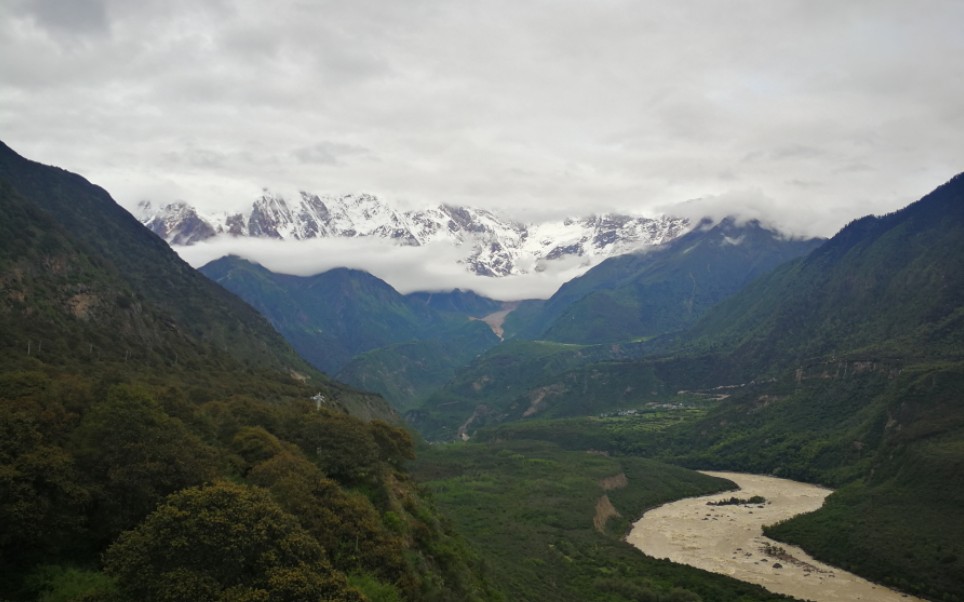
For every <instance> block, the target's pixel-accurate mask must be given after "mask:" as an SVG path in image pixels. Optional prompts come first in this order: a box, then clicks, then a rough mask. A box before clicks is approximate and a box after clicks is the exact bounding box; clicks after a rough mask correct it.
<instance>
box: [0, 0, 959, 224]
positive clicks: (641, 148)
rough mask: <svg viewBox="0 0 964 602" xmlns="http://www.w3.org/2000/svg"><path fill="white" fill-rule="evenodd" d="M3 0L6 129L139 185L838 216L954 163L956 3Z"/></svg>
mask: <svg viewBox="0 0 964 602" xmlns="http://www.w3.org/2000/svg"><path fill="white" fill-rule="evenodd" d="M0 11H2V13H0V139H3V140H4V141H5V142H6V143H7V144H9V145H10V146H12V147H13V148H14V149H15V150H17V151H18V152H20V153H21V154H23V155H25V156H27V157H29V158H32V159H34V160H38V161H41V162H44V163H49V164H55V165H59V166H61V167H64V168H67V169H70V170H71V171H76V172H79V173H81V174H82V175H84V176H85V177H87V178H88V179H90V180H92V181H93V182H95V183H97V184H100V185H102V186H104V187H105V188H107V189H108V190H109V191H110V192H111V193H112V194H113V195H114V197H115V198H116V199H117V200H118V201H119V202H121V204H123V205H125V206H128V207H133V206H134V205H135V204H136V203H137V202H138V201H140V200H143V199H149V200H152V201H154V202H155V203H157V202H167V201H171V200H176V199H182V200H186V201H188V202H191V203H194V204H196V205H198V206H200V207H202V208H206V209H218V208H228V207H232V208H240V207H243V206H245V205H249V204H250V203H251V201H253V200H254V199H255V198H256V197H257V196H258V194H259V193H260V191H261V189H262V188H264V187H267V188H270V189H273V190H281V191H286V190H298V189H305V190H308V191H311V192H315V193H334V194H339V193H348V192H370V193H374V194H378V195H381V196H384V197H387V198H389V199H392V200H395V201H400V202H402V203H405V204H406V205H407V206H427V205H433V204H438V203H442V202H448V203H455V204H465V205H471V206H478V207H489V208H496V209H502V210H508V211H510V212H511V213H513V214H514V215H515V216H516V217H519V218H521V219H536V218H540V217H545V216H558V215H560V214H588V213H592V212H603V211H611V210H619V211H624V212H630V213H635V214H652V213H655V212H661V211H662V212H671V213H672V212H674V211H676V212H680V211H685V212H690V213H700V212H702V211H710V210H711V211H714V212H722V211H726V210H728V209H729V208H742V209H743V210H749V211H754V212H757V213H761V214H764V215H767V216H770V217H771V218H772V219H773V220H775V221H777V222H781V223H782V225H783V226H784V227H785V228H787V229H789V230H791V231H794V232H797V233H808V234H822V235H831V234H833V233H834V232H835V231H836V230H837V229H839V228H840V227H841V226H842V225H843V224H844V223H845V222H847V221H849V220H850V219H852V218H854V217H858V216H861V215H864V214H867V213H881V212H887V211H890V210H893V209H896V208H899V207H901V206H903V205H906V204H907V203H909V202H911V201H913V200H915V199H917V198H919V197H920V196H921V195H923V194H924V193H926V192H928V191H930V190H931V189H932V188H934V187H935V186H937V185H939V184H941V183H943V182H944V181H946V180H947V179H949V178H950V177H951V176H952V175H954V174H955V173H958V172H959V171H962V170H964V136H962V132H964V60H962V57H964V2H961V1H960V0H918V1H915V2H909V1H907V0H894V1H891V0H799V1H790V0H787V1H784V0H754V1H752V2H751V1H741V0H730V1H717V0H701V1H696V0H674V1H672V2H668V1H666V0H659V1H643V0H638V1H630V0H625V1H622V0H580V1H575V0H542V1H539V0H533V1H526V0H472V1H462V0H404V1H400V0H350V1H347V0H346V1H308V0H302V1H294V0H274V1H271V2H267V1H261V0H209V1H206V0H138V1H136V2H132V1H130V0H0ZM693 199H701V200H699V201H693ZM686 201H690V202H689V203H687V204H686V205H685V208H683V209H680V208H679V207H677V205H678V204H679V203H683V202H686Z"/></svg>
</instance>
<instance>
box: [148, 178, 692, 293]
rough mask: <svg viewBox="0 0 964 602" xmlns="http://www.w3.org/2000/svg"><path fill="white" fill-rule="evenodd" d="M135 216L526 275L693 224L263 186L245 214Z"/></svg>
mask: <svg viewBox="0 0 964 602" xmlns="http://www.w3.org/2000/svg"><path fill="white" fill-rule="evenodd" d="M138 218H139V219H140V220H141V222H142V223H143V224H144V225H145V226H147V227H148V228H150V229H151V230H152V231H153V232H154V233H156V234H157V235H158V236H160V237H161V238H163V239H164V240H166V241H167V242H168V243H169V244H171V245H172V246H187V245H192V244H194V243H197V242H200V241H203V240H208V239H211V238H214V237H218V236H234V237H250V238H273V239H281V240H306V239H312V238H358V237H373V238H379V239H385V240H388V241H391V242H393V243H395V244H398V245H405V246H421V245H425V244H430V243H440V242H442V243H449V244H451V245H453V246H455V247H459V248H465V249H466V250H467V258H466V259H465V260H464V263H465V265H466V268H467V269H468V270H469V271H471V272H473V273H475V274H478V275H482V276H495V277H498V276H508V275H516V274H527V273H531V272H533V271H541V270H542V269H545V267H546V265H547V263H546V262H552V261H561V260H576V261H580V260H582V261H585V262H587V263H598V261H600V260H602V259H605V258H606V257H611V256H614V255H621V254H625V253H629V252H632V251H636V250H639V249H642V248H646V247H650V246H653V245H658V244H661V243H663V242H666V241H668V240H671V239H673V238H676V237H677V236H679V235H680V234H683V233H684V232H686V231H687V230H688V229H689V223H688V221H687V220H686V219H684V218H677V217H663V216H661V217H656V218H649V217H638V216H629V215H619V214H603V215H590V216H588V217H582V218H570V219H565V220H558V221H549V222H541V223H535V224H523V223H520V222H518V221H515V220H511V219H507V218H504V217H502V216H499V215H496V214H495V213H493V212H491V211H488V210H485V209H475V208H467V207H455V206H451V205H439V206H437V207H431V208H428V209H418V210H407V211H401V210H399V209H397V208H394V207H392V206H391V205H389V204H388V203H386V202H384V201H382V200H381V199H379V198H377V197H375V196H373V195H368V194H357V195H356V194H349V195H343V196H324V197H322V196H319V195H314V194H310V193H307V192H301V193H300V197H299V198H297V199H295V200H293V201H289V200H287V199H285V198H284V197H283V196H281V195H278V194H273V193H270V192H268V191H265V192H264V194H262V196H261V197H260V198H258V199H257V200H256V201H254V203H252V205H251V207H250V208H249V209H247V210H246V211H238V212H231V213H228V212H224V213H216V214H204V213H201V212H199V211H198V210H197V209H196V208H194V207H192V206H191V205H188V204H187V203H184V202H176V203H171V204H167V205H163V206H161V207H154V206H153V205H152V204H151V203H150V202H147V201H144V202H141V203H140V204H139V205H138Z"/></svg>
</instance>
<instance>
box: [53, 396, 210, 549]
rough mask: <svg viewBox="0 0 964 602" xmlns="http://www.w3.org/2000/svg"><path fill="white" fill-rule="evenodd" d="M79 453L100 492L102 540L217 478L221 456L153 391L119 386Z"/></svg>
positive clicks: (79, 434) (83, 434)
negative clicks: (159, 401)
mask: <svg viewBox="0 0 964 602" xmlns="http://www.w3.org/2000/svg"><path fill="white" fill-rule="evenodd" d="M72 441H73V446H74V454H75V457H76V458H77V463H78V465H79V466H80V468H81V469H82V470H83V471H84V472H85V473H86V475H87V477H88V478H89V479H90V480H91V486H92V488H93V489H95V491H96V492H97V495H96V506H95V508H94V509H93V515H92V517H91V518H92V520H93V522H94V523H95V524H96V525H98V534H99V537H100V538H101V539H102V540H108V539H112V538H113V537H114V536H116V534H117V533H118V532H120V531H122V530H124V529H128V528H130V527H133V526H134V525H135V524H137V523H138V522H139V521H140V520H142V519H143V518H144V517H145V516H147V514H148V513H149V512H150V511H151V510H153V509H154V507H155V506H157V504H158V503H159V502H160V501H161V500H162V499H163V498H164V497H165V496H166V495H168V494H170V493H173V492H175V491H177V490H179V489H183V488H185V487H190V486H192V485H199V484H201V483H205V482H208V481H210V480H212V479H213V478H214V477H215V475H217V473H218V461H217V454H216V453H215V451H214V450H213V449H211V448H210V447H209V446H207V445H206V444H205V443H204V442H202V441H201V440H200V439H199V438H198V437H197V436H196V435H194V434H193V433H191V432H190V430H188V428H187V427H186V426H185V425H184V424H183V423H182V422H181V421H180V420H177V419H176V418H171V417H170V416H168V415H167V414H165V413H164V412H163V410H161V408H160V406H159V405H158V404H157V403H156V402H155V401H154V400H153V398H152V397H151V396H150V394H148V393H147V392H145V391H143V390H141V389H138V388H136V387H131V386H126V385H124V386H115V387H113V388H111V390H110V391H109V392H108V394H107V398H106V399H105V400H104V401H101V402H98V403H95V404H94V405H93V407H91V409H90V411H89V412H87V414H86V415H85V416H84V417H83V419H82V420H81V423H80V425H79V426H78V428H77V429H76V431H74V433H73V438H72Z"/></svg>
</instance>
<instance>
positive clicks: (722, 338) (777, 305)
mask: <svg viewBox="0 0 964 602" xmlns="http://www.w3.org/2000/svg"><path fill="white" fill-rule="evenodd" d="M962 248H964V177H962V176H957V177H956V178H954V179H953V180H951V181H950V182H948V183H947V184H945V185H943V186H941V187H940V188H938V189H936V190H935V191H934V192H932V193H931V194H929V195H927V196H926V197H924V198H923V199H921V200H920V201H918V202H916V203H914V204H912V205H910V206H908V207H906V208H904V209H902V210H900V211H897V212H895V213H892V214H890V215H886V216H883V217H865V218H862V219H860V220H857V221H855V222H853V223H851V224H849V225H847V227H845V228H844V229H843V230H841V231H840V232H839V233H838V234H837V235H836V236H834V237H833V238H832V239H831V240H830V241H829V242H827V244H825V245H823V246H822V247H820V248H819V249H818V250H817V251H815V252H814V253H811V254H810V255H809V256H807V257H805V258H803V259H800V260H798V261H795V262H792V263H790V264H788V265H785V266H783V267H782V268H781V269H780V270H778V271H776V272H774V273H773V274H771V275H769V276H768V277H766V278H761V279H760V280H758V281H757V282H754V283H753V284H752V285H751V286H750V287H748V288H747V289H746V290H745V291H744V292H743V293H742V294H740V295H738V296H737V297H735V298H733V299H730V300H729V301H727V302H725V303H723V304H721V305H720V306H719V307H718V308H716V310H715V311H713V312H711V313H710V314H709V315H708V316H707V318H706V319H705V320H703V321H702V322H701V323H700V324H699V325H698V326H697V327H696V328H694V329H693V330H692V331H691V332H690V333H689V334H688V335H687V341H690V342H691V343H690V344H691V345H693V346H695V347H697V348H703V349H715V350H720V351H725V352H728V353H732V354H734V355H738V356H741V357H743V358H746V359H745V361H747V362H748V363H752V364H753V365H755V366H757V367H758V368H759V369H761V370H762V369H765V368H767V367H769V366H775V367H786V366H790V365H793V364H795V363H799V362H803V361H806V360H807V359H808V358H825V357H831V356H834V355H843V354H861V355H864V356H872V357H892V358H905V359H911V358H928V357H943V356H959V355H962V354H964V304H962V300H964V252H962Z"/></svg>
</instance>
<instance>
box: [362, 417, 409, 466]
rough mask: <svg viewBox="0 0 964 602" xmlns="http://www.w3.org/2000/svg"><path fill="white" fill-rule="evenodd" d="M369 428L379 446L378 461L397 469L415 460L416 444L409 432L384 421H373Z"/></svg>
mask: <svg viewBox="0 0 964 602" xmlns="http://www.w3.org/2000/svg"><path fill="white" fill-rule="evenodd" d="M368 428H369V430H370V431H371V433H372V437H373V438H374V439H375V445H377V446H378V459H379V460H381V461H382V462H385V463H388V464H391V465H392V466H395V467H396V468H398V467H400V466H401V465H402V464H403V463H404V462H405V461H407V460H408V461H410V460H414V459H415V442H414V441H413V440H412V435H411V434H409V433H408V431H406V430H404V429H401V428H398V427H395V426H392V425H390V424H388V423H387V422H385V421H383V420H372V421H371V422H370V423H368Z"/></svg>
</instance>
